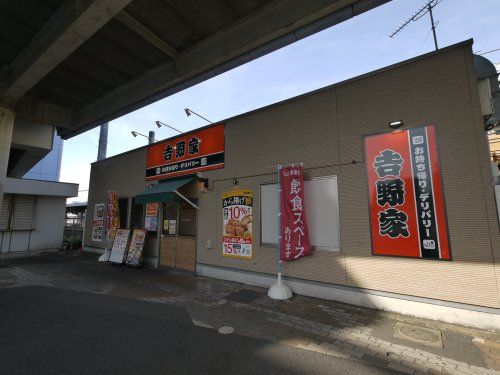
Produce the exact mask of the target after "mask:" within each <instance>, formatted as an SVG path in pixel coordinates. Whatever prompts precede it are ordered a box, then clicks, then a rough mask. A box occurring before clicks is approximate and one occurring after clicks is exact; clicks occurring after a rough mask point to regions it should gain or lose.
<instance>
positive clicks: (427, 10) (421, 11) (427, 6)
mask: <svg viewBox="0 0 500 375" xmlns="http://www.w3.org/2000/svg"><path fill="white" fill-rule="evenodd" d="M442 1H443V0H430V1H428V2H427V4H425V5H424V6H423V7H422V8H420V9H419V10H418V11H417V12H415V13H414V14H413V15H412V16H411V17H410V18H408V19H407V20H406V22H404V23H403V24H402V25H401V26H399V28H398V29H397V30H396V31H394V32H393V33H392V34H391V35H389V38H392V37H394V36H396V35H397V34H398V33H399V32H400V31H401V30H403V29H404V28H405V27H406V26H408V24H410V23H411V22H414V21H418V20H419V19H420V18H422V17H423V16H425V15H426V14H427V13H429V15H430V18H431V29H432V35H433V36H434V46H435V47H436V51H437V50H438V49H439V47H438V42H437V35H436V26H437V24H436V23H434V15H433V14H432V9H433V8H434V7H435V6H436V5H438V4H439V3H441V2H442Z"/></svg>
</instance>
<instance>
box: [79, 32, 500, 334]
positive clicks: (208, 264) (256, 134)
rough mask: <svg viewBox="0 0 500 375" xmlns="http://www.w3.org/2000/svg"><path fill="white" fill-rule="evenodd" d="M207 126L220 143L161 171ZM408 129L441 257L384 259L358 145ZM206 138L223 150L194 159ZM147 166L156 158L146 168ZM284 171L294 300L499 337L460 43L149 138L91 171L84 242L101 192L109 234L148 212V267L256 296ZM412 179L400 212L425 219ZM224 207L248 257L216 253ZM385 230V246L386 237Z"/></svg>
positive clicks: (466, 52) (465, 51)
mask: <svg viewBox="0 0 500 375" xmlns="http://www.w3.org/2000/svg"><path fill="white" fill-rule="evenodd" d="M395 120H401V121H402V123H403V125H402V127H401V128H400V129H398V131H397V132H394V129H391V128H390V127H389V123H391V122H394V121H395ZM214 127H218V129H222V133H221V134H222V138H221V134H220V133H218V134H217V135H216V136H215V135H214V136H213V137H208V138H207V139H206V140H203V139H202V140H201V143H199V146H200V150H199V152H200V153H205V154H203V155H201V156H202V157H201V158H200V159H199V160H197V161H196V162H193V163H191V164H189V163H190V161H192V160H194V159H195V158H194V156H193V155H192V157H189V155H187V156H184V155H183V156H181V157H180V159H179V160H178V162H179V163H184V164H183V165H181V164H179V165H178V167H172V165H174V164H175V163H177V161H176V160H175V154H174V159H167V158H166V156H169V155H170V152H173V153H175V152H176V151H177V149H176V148H174V149H173V150H170V148H169V147H167V146H168V145H171V146H172V147H175V145H176V144H177V143H178V142H179V141H182V140H184V141H185V142H186V143H185V146H186V149H185V153H186V154H188V153H189V149H188V148H187V147H188V145H189V141H190V140H191V139H192V138H197V139H199V138H200V137H198V135H199V132H200V131H203V130H207V129H208V130H209V131H210V129H212V130H213V129H214ZM419 129H424V132H425V134H424V135H426V136H427V137H428V138H425V140H426V141H427V140H428V141H429V144H430V145H429V146H428V148H427V150H428V154H426V155H428V156H429V158H433V159H432V162H431V164H428V168H434V166H438V169H439V178H438V177H435V178H436V179H437V178H438V179H437V180H436V179H435V180H428V183H429V184H432V186H433V189H434V190H433V191H432V192H433V194H434V196H433V201H432V203H433V207H434V211H433V212H434V213H436V215H437V216H436V217H438V216H439V217H438V218H436V220H435V221H434V222H433V223H434V224H432V225H435V226H436V228H438V226H439V228H438V229H436V230H435V231H434V232H432V233H434V234H433V235H434V236H435V239H436V241H440V242H439V248H440V250H436V249H437V248H436V247H434V248H433V247H432V246H435V245H434V243H433V242H432V241H433V240H428V241H427V242H425V245H423V244H424V242H422V241H421V242H420V245H421V248H420V250H416V252H414V253H412V252H411V251H409V252H408V253H405V252H404V251H399V250H401V248H404V249H406V248H407V247H406V246H417V245H406V244H405V245H401V246H402V247H401V248H399V249H398V248H395V252H394V253H386V254H384V253H383V251H379V250H380V248H378V247H377V246H378V245H377V244H376V239H375V238H374V231H373V228H374V225H376V223H374V218H375V219H376V218H377V215H379V216H380V212H375V213H374V212H373V211H372V209H373V207H372V205H371V200H370V199H371V198H370V194H371V193H370V192H371V190H373V189H372V188H373V186H372V185H373V184H374V183H376V182H377V181H378V180H377V181H375V180H372V178H371V177H370V168H373V163H374V161H373V160H371V159H370V160H369V159H368V158H367V152H368V149H367V139H369V138H370V137H373V136H377V135H378V136H380V135H385V136H387V135H388V136H389V138H387V139H388V142H389V143H387V144H388V145H389V146H387V148H390V147H392V146H391V144H392V143H391V142H392V138H391V135H394V136H397V134H398V132H399V131H402V132H406V133H404V134H410V133H411V132H418V131H420V130H419ZM431 133H432V134H431ZM399 134H403V133H399ZM411 134H413V133H411ZM415 134H416V133H415ZM429 134H431V135H429ZM214 139H215V140H216V141H215V142H216V143H217V142H219V143H218V144H217V146H218V147H219V146H220V140H221V139H222V142H223V143H222V144H223V148H222V152H221V150H220V149H219V148H217V147H215V146H213V145H211V146H210V147H215V148H213V149H212V148H210V147H209V150H208V151H204V150H203V148H204V147H206V146H207V144H208V143H209V142H212V141H213V140H214ZM384 139H385V138H384ZM410 144H411V143H410ZM432 144H434V145H435V150H434V149H432V147H433V146H432ZM410 150H413V151H415V147H414V148H413V149H410ZM379 151H381V152H382V151H384V149H381V150H379ZM415 152H417V151H415ZM215 154H217V156H216V157H215V156H210V155H215ZM154 155H156V156H154ZM415 155H416V154H415ZM152 157H153V159H154V157H157V158H159V159H158V160H157V162H156V164H155V163H154V162H153V161H154V160H152V159H151V158H152ZM203 157H205V158H206V159H205V160H202V158H203ZM183 158H184V159H183ZM172 160H173V161H172ZM186 160H187V162H186ZM174 162H175V163H174ZM407 162H408V161H407ZM186 163H187V164H186ZM289 163H302V164H303V167H304V174H305V186H304V190H305V191H304V193H305V210H306V214H307V220H308V225H309V237H310V241H311V245H312V250H313V251H312V255H311V256H308V257H304V258H300V259H298V260H296V261H292V262H285V264H284V267H283V274H284V276H285V278H286V279H287V281H288V283H289V284H290V286H291V287H292V290H293V291H294V292H295V293H299V294H306V295H312V296H317V297H322V298H331V299H336V300H340V301H344V302H348V303H354V304H359V305H364V306H369V307H375V308H381V309H388V310H393V311H398V312H403V313H409V314H412V315H417V316H423V317H428V318H432V319H441V320H445V321H450V322H457V323H463V324H471V325H477V326H483V327H490V328H491V327H497V328H498V327H500V321H499V315H498V312H499V309H500V295H499V292H498V291H499V289H500V272H499V267H500V235H499V222H498V215H497V208H496V203H495V196H494V188H493V183H492V178H491V174H490V165H489V157H488V150H487V140H486V134H485V131H484V125H483V115H482V113H481V106H480V98H479V92H478V88H477V81H476V76H475V72H474V63H473V54H472V41H467V42H463V43H460V44H456V45H453V46H450V47H447V48H444V49H442V50H440V51H438V52H434V53H430V54H427V55H423V56H420V57H417V58H415V59H412V60H408V61H405V62H402V63H399V64H396V65H394V66H389V67H387V68H384V69H381V70H379V71H375V72H372V73H369V74H366V75H363V76H360V77H357V78H354V79H350V80H348V81H345V82H341V83H339V84H335V85H333V86H329V87H326V88H323V89H320V90H317V91H314V92H311V93H308V94H305V95H302V96H299V97H296V98H292V99H290V100H287V101H284V102H281V103H277V104H273V105H271V106H268V107H265V108H262V109H258V110H255V111H253V112H250V113H247V114H244V115H241V116H237V117H235V118H231V119H228V120H226V121H224V122H222V123H220V124H217V125H215V126H210V127H207V128H203V129H199V130H197V131H195V132H192V133H186V134H183V135H182V136H180V137H175V138H172V139H169V140H165V141H161V142H159V143H156V144H154V145H152V146H150V147H149V152H148V147H144V148H139V149H136V150H132V151H129V152H126V153H124V154H121V155H117V156H114V157H111V158H108V159H105V160H103V161H99V162H96V163H94V164H93V165H92V171H91V180H90V191H89V206H88V207H89V215H88V218H89V219H88V220H89V221H88V222H87V225H86V228H89V229H88V230H87V231H86V234H85V245H86V246H92V247H103V243H102V242H95V241H92V234H91V229H90V228H91V227H92V222H91V221H90V218H91V217H92V208H93V207H94V206H95V205H96V204H98V203H101V202H105V199H106V194H107V192H108V191H110V190H112V191H116V192H117V194H118V196H119V198H120V199H121V202H122V205H121V207H123V208H124V213H123V220H122V223H123V224H124V225H122V227H127V226H128V227H130V228H133V227H135V226H137V227H139V226H140V227H144V225H145V219H146V205H147V204H148V203H155V202H160V203H159V204H158V205H157V214H156V219H155V220H156V221H157V224H156V230H150V231H149V232H148V240H147V241H146V250H145V256H146V260H147V263H150V264H152V265H156V264H160V265H161V266H168V267H175V268H179V269H183V270H187V271H191V272H196V273H198V274H200V275H206V276H211V277H219V278H225V279H230V280H236V281H240V282H244V283H249V284H254V285H262V286H269V285H271V284H272V283H273V282H274V281H275V276H274V275H275V273H276V268H277V265H276V259H277V240H276V239H277V231H278V229H277V228H278V227H277V221H276V220H277V219H276V218H277V185H276V182H277V177H276V176H277V175H276V168H275V166H276V165H277V164H289ZM435 163H437V164H435ZM408 165H409V164H407V166H408ZM414 167H415V168H416V165H415V166H414ZM405 168H406V167H405ZM408 168H409V167H408ZM419 168H420V167H419ZM415 170H416V169H415ZM433 170H434V169H433ZM429 171H430V169H429ZM435 171H436V170H435ZM415 176H416V174H415ZM436 176H437V175H436ZM379 180H380V179H379ZM381 180H384V181H385V180H386V179H385V178H382V179H381ZM157 181H160V182H159V183H158V182H157ZM405 181H408V180H405ZM418 183H420V182H419V181H417V180H415V185H414V188H413V190H412V191H409V190H407V193H408V194H410V193H411V194H413V196H412V197H411V199H413V200H412V202H414V205H415V208H408V210H414V211H412V212H413V214H414V215H416V214H418V215H420V216H422V215H424V216H425V215H426V213H422V211H421V210H420V209H419V208H418V207H417V203H415V202H418V200H417V198H416V197H417V195H415V194H416V193H417V189H418V186H420V187H421V185H418ZM151 185H152V186H151ZM150 186H151V187H150ZM406 186H408V185H406ZM420 193H422V192H420ZM424 193H425V192H424ZM154 194H159V195H157V196H155V195H154ZM231 197H238V198H237V201H236V203H238V204H239V205H240V206H241V207H242V208H238V210H240V209H242V210H244V212H245V215H244V216H245V217H246V219H245V221H243V219H241V220H240V221H239V222H238V223H236V222H235V223H233V224H234V225H232V224H231V223H230V224H231V225H232V226H231V227H230V230H231V231H232V232H234V233H233V234H234V235H241V237H242V238H245V239H246V243H249V244H250V245H251V246H250V247H245V248H246V249H249V251H247V250H245V251H243V250H240V248H239V247H238V252H234V251H233V249H232V248H230V250H228V247H227V246H225V239H224V235H225V234H227V231H228V229H227V220H225V219H227V218H225V217H224V216H223V214H224V207H227V206H228V205H231V204H235V200H234V199H232V200H231ZM247 198H248V199H247ZM228 199H229V200H228ZM404 199H410V195H407V196H406V198H404ZM404 202H407V201H406V200H404ZM408 202H409V201H408ZM240 203H241V204H240ZM400 203H401V207H403V206H402V204H403V201H401V202H400ZM424 203H425V204H427V203H426V202H424ZM394 204H396V205H398V204H399V203H397V202H396V203H394ZM389 206H390V207H391V208H393V205H392V204H391V203H389ZM395 207H396V206H395ZM398 207H399V206H397V207H396V208H398ZM401 207H399V208H401ZM389 209H390V208H389ZM419 210H420V211H419ZM150 211H152V210H150ZM386 212H387V210H386ZM388 212H392V211H388ZM409 212H410V211H407V212H406V214H407V215H409ZM374 215H375V216H374ZM417 218H418V216H417ZM150 221H151V220H149V222H150ZM417 221H418V220H417ZM428 223H430V222H428ZM417 225H420V226H417ZM425 225H426V224H425V222H423V221H422V222H418V223H417V222H414V223H413V224H411V223H408V233H406V232H405V231H402V232H401V233H400V237H399V239H401V238H403V237H404V238H406V237H408V236H409V233H413V234H414V233H415V231H420V230H423V232H421V233H420V234H419V237H418V238H420V239H422V236H424V235H425V230H426V229H425ZM429 225H431V224H429ZM412 228H414V229H412ZM415 228H417V229H415ZM152 229H154V228H152ZM431 229H432V228H431ZM422 233H423V234H422ZM428 233H430V232H428ZM386 234H388V236H385V237H384V239H390V238H391V235H390V233H389V232H388V233H386ZM406 234H408V236H406ZM429 236H431V235H430V234H429ZM410 237H411V236H410ZM412 238H416V237H412ZM429 238H430V237H429ZM416 241H417V242H415V243H417V244H418V240H416ZM420 245H419V246H420ZM382 247H383V245H382ZM377 249H379V250H377ZM382 250H383V249H382ZM427 250H429V251H427ZM432 250H436V251H432ZM419 251H420V252H419Z"/></svg>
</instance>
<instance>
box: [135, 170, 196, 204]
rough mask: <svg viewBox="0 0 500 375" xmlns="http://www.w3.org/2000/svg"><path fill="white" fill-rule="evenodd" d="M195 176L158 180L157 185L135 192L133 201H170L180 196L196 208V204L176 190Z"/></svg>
mask: <svg viewBox="0 0 500 375" xmlns="http://www.w3.org/2000/svg"><path fill="white" fill-rule="evenodd" d="M195 178H196V177H187V178H180V179H176V180H169V181H164V182H160V183H159V184H157V185H153V186H151V187H149V188H147V189H146V190H144V191H143V192H142V193H140V194H137V195H136V196H135V201H136V203H152V202H172V201H175V200H177V199H178V198H177V197H180V198H182V199H184V200H185V201H186V202H188V203H189V204H190V205H192V206H193V207H195V208H198V206H196V205H195V204H194V203H193V202H191V201H190V200H189V199H187V198H186V197H184V196H183V195H182V194H181V193H179V192H178V191H177V190H178V189H180V188H181V187H183V186H184V185H186V184H187V183H189V182H191V181H193V180H194V179H195Z"/></svg>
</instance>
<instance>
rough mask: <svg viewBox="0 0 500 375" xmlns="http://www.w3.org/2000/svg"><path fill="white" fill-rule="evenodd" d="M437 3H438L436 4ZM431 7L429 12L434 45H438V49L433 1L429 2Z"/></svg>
mask: <svg viewBox="0 0 500 375" xmlns="http://www.w3.org/2000/svg"><path fill="white" fill-rule="evenodd" d="M436 5H437V4H436ZM427 6H428V7H429V14H430V15H431V27H432V35H433V36H434V46H435V47H436V51H437V50H438V49H439V47H438V40H437V36H436V25H435V24H434V17H433V16H432V8H433V7H432V5H431V3H429V4H427Z"/></svg>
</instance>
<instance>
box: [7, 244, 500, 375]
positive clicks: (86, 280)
mask: <svg viewBox="0 0 500 375" xmlns="http://www.w3.org/2000/svg"><path fill="white" fill-rule="evenodd" d="M29 285H41V286H52V287H58V288H63V289H71V290H78V291H85V292H92V293H98V294H107V295H114V296H122V297H128V298H133V299H139V300H145V301H150V302H157V303H163V304H169V305H173V306H180V307H183V308H185V309H186V310H187V311H188V314H189V317H190V319H192V321H193V323H194V324H195V325H198V326H201V327H206V328H212V329H214V330H219V331H220V332H221V333H232V334H233V335H242V336H248V337H253V338H258V339H264V340H268V341H272V342H277V343H281V344H285V345H288V346H292V347H298V348H302V349H304V350H309V351H314V352H318V353H321V354H323V355H326V356H336V357H342V358H348V359H351V360H356V361H360V362H364V363H367V364H371V365H376V366H379V367H385V368H388V369H394V370H397V371H400V372H403V373H410V374H425V373H427V374H494V373H500V372H499V370H500V334H499V333H495V332H489V331H482V330H478V329H473V328H467V327H461V326H456V325H451V324H444V323H439V322H435V321H430V320H424V319H417V318H412V317H407V316H403V315H398V314H392V313H387V312H382V311H377V310H371V309H366V308H360V307H355V306H351V305H346V304H342V303H338V302H334V301H326V300H321V299H315V298H310V297H303V296H294V297H293V298H292V299H291V300H289V301H273V300H271V299H269V298H268V297H267V295H266V293H267V290H265V289H262V288H258V287H252V286H247V285H243V284H239V283H234V282H229V281H222V280H216V279H210V278H205V277H196V276H192V275H187V274H183V273H179V272H174V271H169V270H164V269H162V270H153V269H147V268H144V269H131V268H127V267H121V266H113V265H110V264H99V263H97V256H95V255H91V254H80V253H73V252H64V253H57V254H43V255H41V256H39V257H34V258H23V259H12V260H4V261H2V262H1V264H0V288H6V287H17V286H29Z"/></svg>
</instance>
